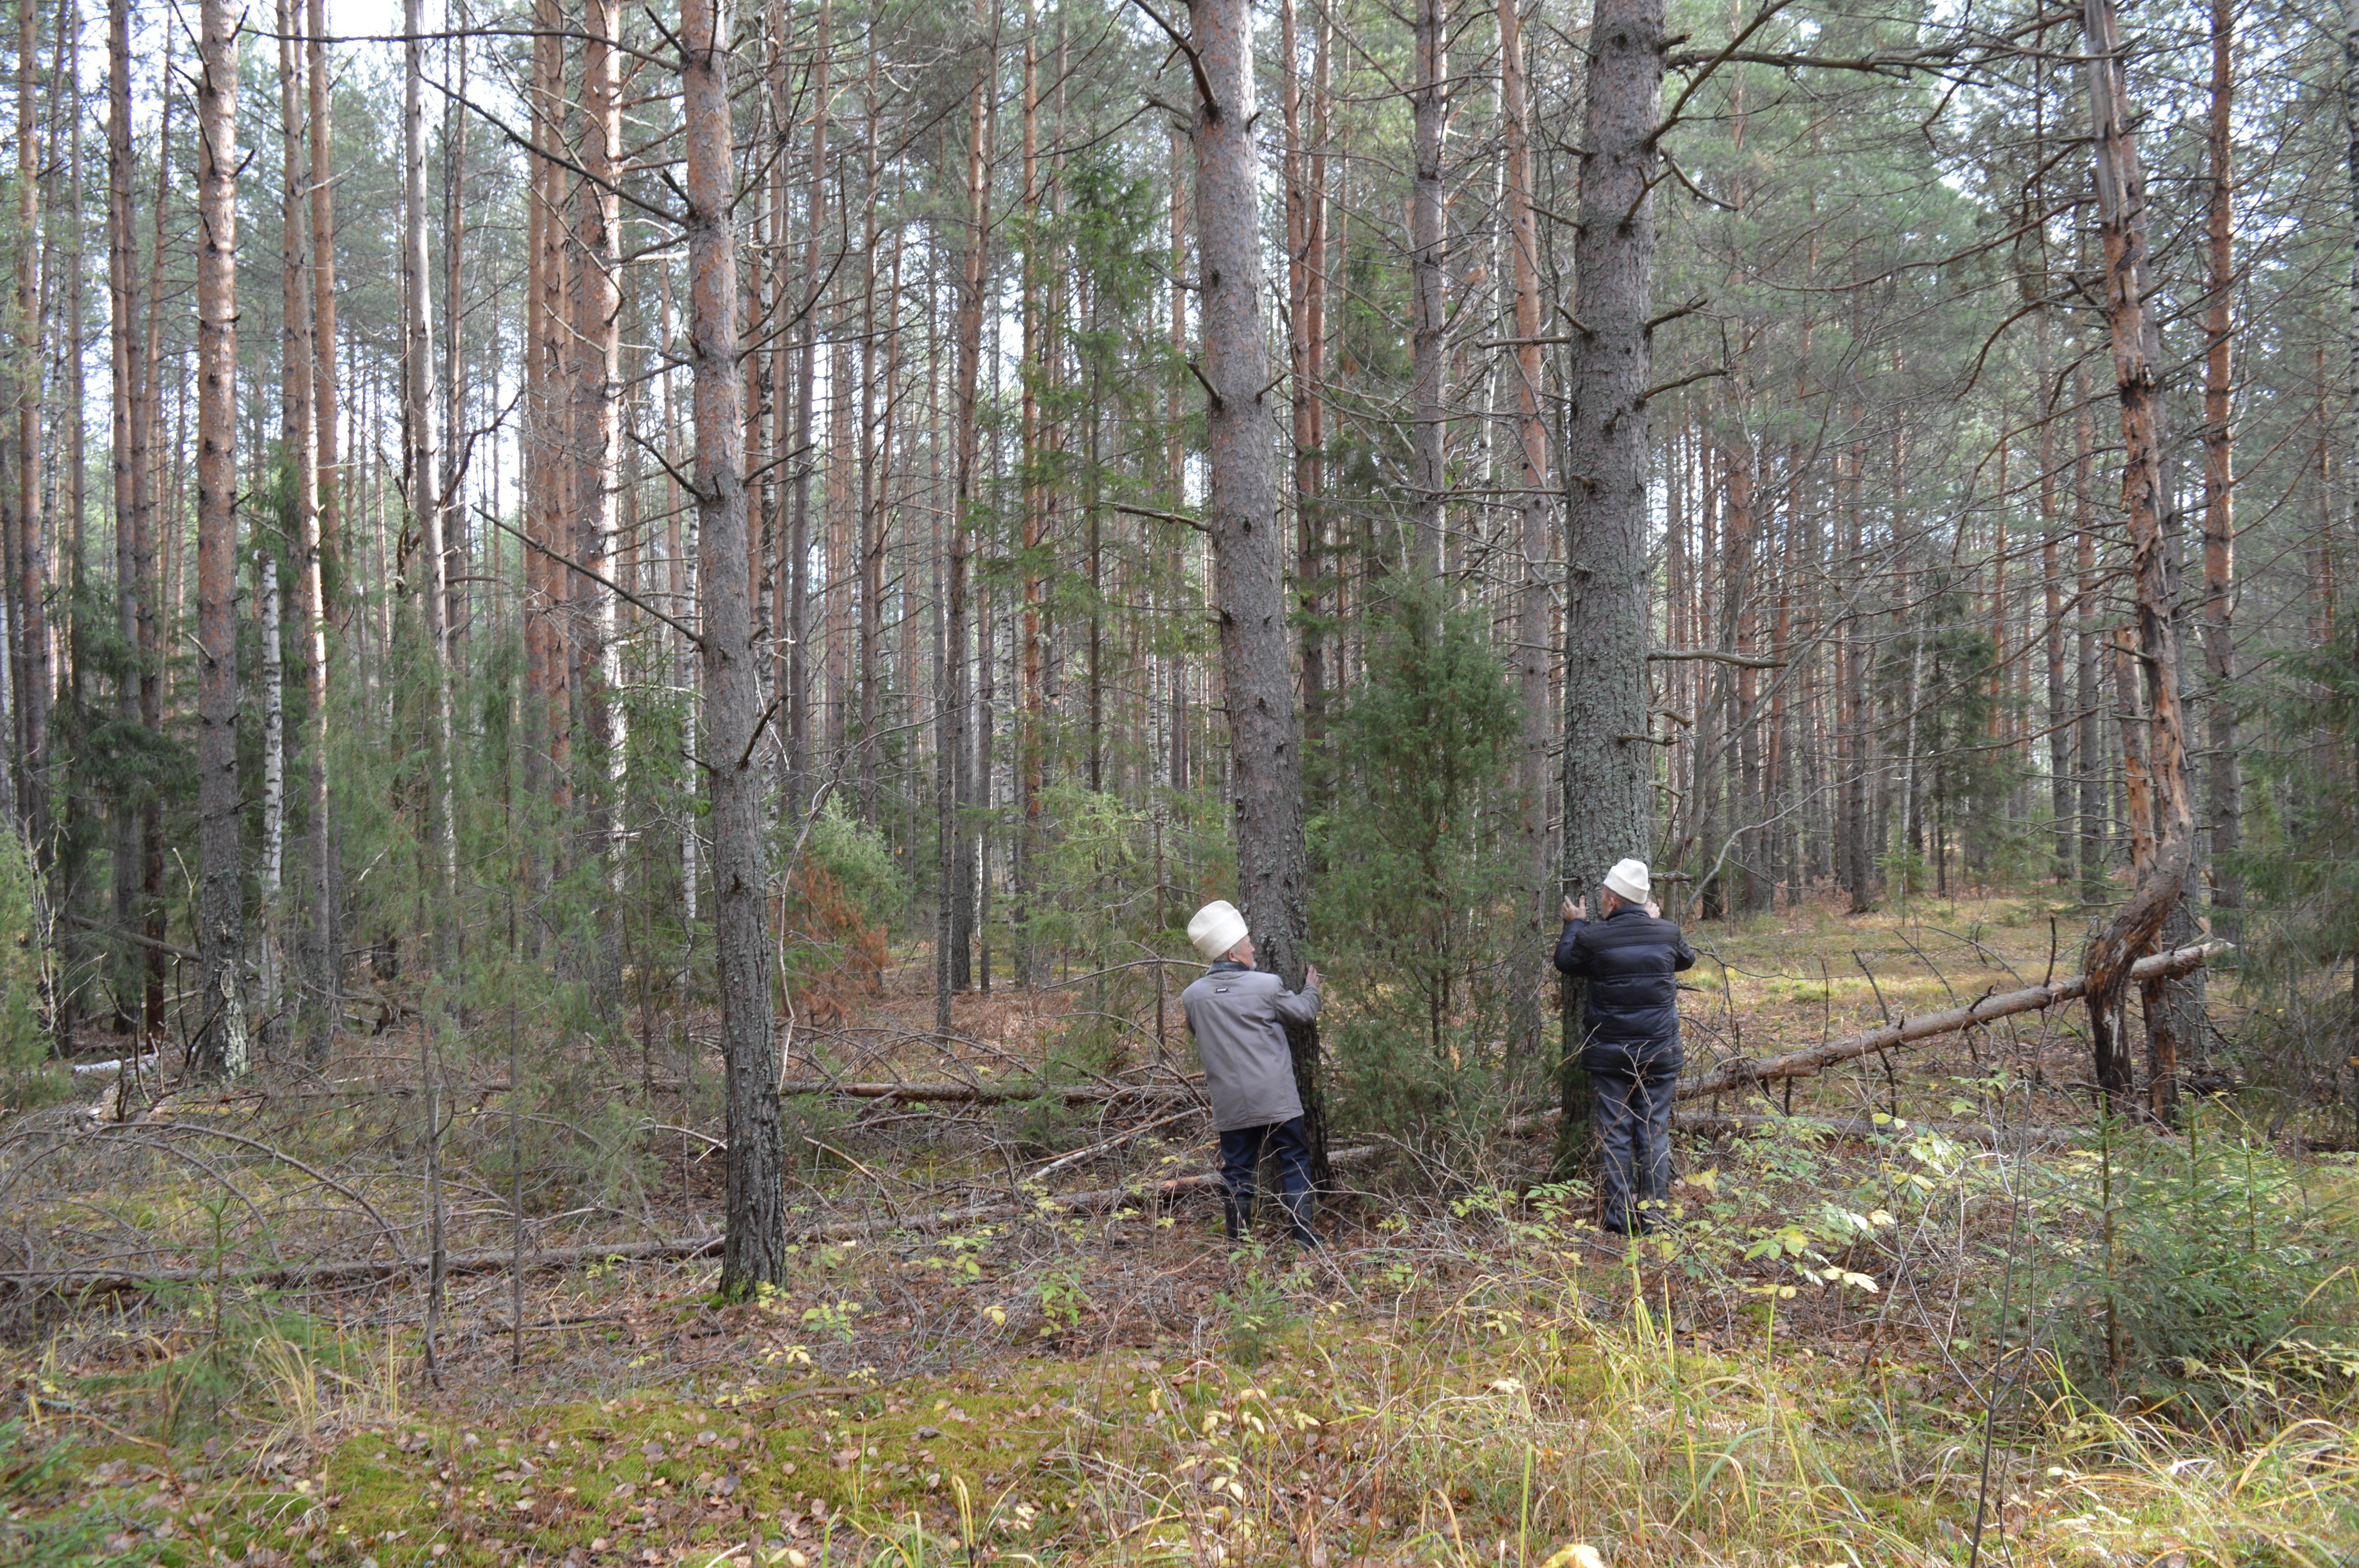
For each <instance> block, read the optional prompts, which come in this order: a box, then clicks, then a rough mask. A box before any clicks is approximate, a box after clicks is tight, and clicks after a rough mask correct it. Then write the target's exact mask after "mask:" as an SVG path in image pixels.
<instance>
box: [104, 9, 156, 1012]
mask: <svg viewBox="0 0 2359 1568" xmlns="http://www.w3.org/2000/svg"><path fill="white" fill-rule="evenodd" d="M106 21H107V30H106V45H107V47H106V55H107V63H106V102H107V109H106V114H107V135H106V284H107V325H108V333H107V347H108V361H109V365H110V369H111V371H112V391H113V396H112V398H111V401H110V406H109V419H108V427H109V430H110V433H111V436H112V439H111V440H110V442H109V443H108V449H109V450H110V451H111V452H112V453H113V454H114V463H113V472H114V484H113V486H112V492H113V495H114V605H115V633H116V635H117V636H118V637H119V638H120V639H121V640H122V643H123V646H124V647H125V649H126V650H133V651H136V650H137V648H138V647H139V599H140V589H141V588H142V586H143V584H144V580H145V579H144V577H143V575H142V573H141V571H140V569H139V550H138V536H137V532H136V530H137V528H138V526H139V522H140V519H139V517H138V515H137V508H136V504H135V502H134V499H133V497H134V494H135V492H136V489H137V484H138V481H137V479H136V477H135V476H136V474H137V472H138V464H139V462H140V461H141V460H143V459H144V458H145V456H146V453H145V450H144V442H143V441H142V439H141V435H140V412H139V388H140V386H141V385H142V384H143V383H144V382H145V380H146V371H145V368H144V366H145V362H144V361H143V359H142V349H143V347H144V345H143V344H142V343H141V342H140V341H139V259H138V249H137V244H136V239H137V230H136V225H135V224H134V223H133V222H132V194H131V182H132V178H133V175H134V173H135V171H136V167H137V163H136V155H135V153H134V151H133V147H132V142H131V0H109V4H108V5H107V19H106ZM122 669H123V676H122V679H121V682H120V686H119V689H118V691H117V693H116V696H115V713H116V718H117V720H118V721H119V722H120V723H121V724H122V726H123V727H124V729H125V730H136V729H137V728H138V727H139V722H140V719H139V676H140V672H139V665H138V661H137V660H136V658H131V659H126V660H125V662H124V664H123V665H122ZM139 794H140V791H139V790H138V789H136V788H135V787H132V786H127V785H126V786H125V788H124V789H123V790H122V792H121V793H120V795H119V797H118V799H117V801H116V805H115V812H114V835H113V845H112V849H113V857H112V858H113V860H114V924H115V925H116V926H117V927H118V928H120V929H121V930H124V931H134V930H136V929H138V925H139V867H140V862H141V857H142V855H143V853H144V850H143V849H142V846H141V843H140V831H139V828H140V802H139V799H138V795H139ZM140 968H141V966H140V965H139V964H138V962H137V960H136V959H127V960H126V961H125V963H124V964H122V965H121V966H120V967H119V968H118V971H117V974H118V979H117V982H116V998H115V1013H116V1017H117V1020H118V1028H119V1029H120V1028H127V1027H128V1026H129V1024H130V1022H131V1020H132V1018H133V1017H134V1014H135V1010H134V1008H133V1006H132V1003H131V1000H130V997H131V995H132V993H133V992H134V991H135V990H136V989H137V987H138V984H139V979H138V975H139V969H140Z"/></svg>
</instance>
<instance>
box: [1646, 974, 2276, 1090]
mask: <svg viewBox="0 0 2359 1568" xmlns="http://www.w3.org/2000/svg"><path fill="white" fill-rule="evenodd" d="M2230 946H2231V944H2229V943H2226V942H2217V941H2214V942H2199V943H2196V944H2195V945H2194V946H2188V947H2180V948H2177V949H2175V950H2174V951H2171V952H2169V953H2157V954H2155V955H2154V956H2153V957H2147V958H2140V959H2139V960H2138V961H2137V962H2136V964H2135V965H2133V966H2131V968H2130V979H2131V980H2132V981H2133V982H2143V981H2147V980H2158V979H2175V978H2177V977H2178V976H2180V975H2184V974H2187V973H2190V971H2192V970H2194V969H2197V968H2201V967H2202V966H2203V964H2204V963H2205V962H2207V961H2208V960H2210V959H2211V958H2212V957H2217V956H2218V955H2220V954H2222V953H2224V952H2226V951H2228V949H2229V947H2230ZM2087 989H2088V978H2087V977H2086V976H2084V975H2075V976H2073V977H2072V978H2071V979H2068V980H2058V981H2055V982H2054V983H2052V984H2049V985H2044V986H2026V987H2025V988H2024V989H2021V990H2016V991H2004V992H1995V993H1993V994H1991V995H1988V996H1984V997H1981V998H1979V999H1977V1000H1974V1001H1973V1002H1971V1003H1969V1004H1968V1005H1966V1006H1964V1007H1953V1008H1950V1009H1948V1010H1947V1011H1941V1012H1929V1013H1927V1014H1925V1016H1923V1017H1922V1018H1904V1019H1902V1020H1900V1021H1899V1022H1896V1023H1887V1024H1885V1025H1883V1026H1882V1027H1881V1028H1876V1029H1867V1030H1862V1031H1861V1032H1860V1033H1856V1034H1846V1035H1844V1036H1843V1038H1842V1039H1840V1040H1830V1041H1827V1042H1826V1043H1825V1044H1821V1045H1813V1046H1810V1047H1809V1048H1808V1049H1806V1050H1801V1051H1788V1052H1787V1053H1786V1054H1784V1055H1782V1056H1772V1057H1770V1058H1769V1059H1768V1060H1767V1061H1766V1062H1752V1061H1745V1060H1744V1059H1741V1058H1740V1059H1739V1060H1736V1061H1734V1062H1723V1063H1722V1064H1721V1065H1718V1066H1716V1067H1714V1068H1712V1070H1711V1071H1710V1072H1708V1073H1705V1074H1704V1075H1702V1076H1701V1077H1694V1078H1688V1079H1684V1080H1682V1081H1681V1082H1680V1087H1679V1090H1678V1097H1677V1098H1680V1099H1701V1098H1703V1097H1704V1096H1706V1095H1719V1094H1726V1093H1728V1092H1729V1091H1730V1090H1731V1089H1740V1088H1743V1087H1745V1086H1747V1085H1748V1084H1758V1083H1767V1082H1768V1081H1770V1080H1772V1079H1776V1078H1807V1077H1811V1076H1816V1075H1817V1074H1819V1073H1822V1072H1824V1071H1825V1070H1826V1069H1827V1068H1829V1067H1832V1066H1833V1065H1835V1064H1836V1063H1838V1062H1848V1061H1852V1060H1854V1058H1857V1057H1860V1056H1872V1055H1874V1054H1875V1053H1877V1052H1878V1051H1889V1050H1891V1049H1893V1048H1894V1047H1895V1046H1899V1045H1913V1044H1916V1043H1917V1042H1918V1041H1919V1040H1930V1039H1931V1038H1933V1037H1934V1036H1935V1035H1938V1034H1954V1033H1957V1032H1958V1031H1960V1030H1962V1029H1971V1028H1973V1026H1974V1025H1976V1024H1978V1023H1988V1022H1991V1021H1992V1020H1994V1019H1999V1018H2008V1017H2012V1016H2013V1015H2015V1014H2016V1013H2019V1012H2037V1011H2039V1010H2040V1009H2042V1008H2049V1007H2054V1006H2055V1005H2056V1004H2057V1003H2059V1002H2065V1001H2077V1000H2080V998H2081V997H2082V994H2083V993H2084V992H2085V991H2086V990H2087Z"/></svg>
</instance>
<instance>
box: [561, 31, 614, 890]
mask: <svg viewBox="0 0 2359 1568" xmlns="http://www.w3.org/2000/svg"><path fill="white" fill-rule="evenodd" d="M619 18H620V7H619V6H618V5H616V4H615V3H614V0H588V5H587V9H586V11H585V13H584V16H583V20H582V31H583V33H584V35H585V36H584V38H583V41H582V148H581V159H582V176H583V178H582V180H581V182H580V184H579V185H578V186H577V187H576V193H575V197H574V201H575V214H574V242H575V244H576V247H577V250H576V254H575V262H576V268H577V270H576V273H575V279H574V281H575V293H574V312H575V314H574V321H573V332H574V341H575V343H576V345H577V346H576V349H575V354H576V358H575V361H574V373H573V389H572V390H573V398H574V426H573V438H574V440H575V441H576V442H577V443H578V446H577V449H576V451H575V453H574V458H575V461H576V463H577V464H578V468H577V470H576V475H575V481H574V483H575V492H574V498H573V499H574V535H573V551H572V554H573V558H574V559H576V560H578V561H581V562H582V564H583V565H585V566H587V567H589V568H591V569H592V571H595V572H597V573H599V574H600V575H602V576H603V577H606V578H609V579H611V578H613V577H614V555H615V543H616V531H615V505H616V501H617V489H616V482H615V476H616V472H617V470H618V468H619V461H618V460H619V458H620V456H621V451H620V442H619V439H618V437H617V430H616V419H615V413H616V406H617V402H618V392H619V385H620V383H621V379H622V303H623V297H622V288H621V283H620V272H621V266H622V261H621V251H620V239H619V236H618V235H617V233H616V232H615V231H616V228H617V226H618V222H619V220H620V217H621V211H620V199H619V198H618V197H617V196H616V194H615V184H616V182H617V181H619V180H620V179H621V178H622V161H623V111H622V82H621V72H620V66H619V60H620V56H621V51H620V50H619V49H617V48H616V47H615V38H614V33H615V28H616V27H617V25H618V22H619ZM572 590H573V591H572V599H573V602H574V604H575V607H576V613H575V616H574V622H573V624H574V633H575V639H576V640H575V642H574V645H573V657H574V671H575V682H574V686H575V690H576V691H577V693H578V694H579V696H578V697H577V698H576V702H577V708H576V711H577V714H578V715H579V717H580V719H581V722H582V730H583V732H584V735H583V738H584V740H585V741H586V743H587V747H588V750H589V752H590V756H589V757H588V758H586V759H584V760H585V761H586V762H589V763H590V765H591V766H592V767H593V768H595V769H597V770H598V771H599V773H600V775H601V776H600V777H599V778H598V779H597V780H596V782H595V784H594V787H590V786H591V785H592V781H591V780H590V779H589V778H588V777H587V776H584V777H582V778H581V779H580V780H579V781H578V782H579V783H580V784H582V785H583V786H585V791H584V793H585V794H586V795H588V797H589V801H588V804H589V806H590V811H591V816H592V821H591V825H590V826H591V831H592V837H593V839H594V840H595V842H596V843H597V845H598V847H599V851H600V853H601V854H602V855H603V856H612V855H613V854H614V851H615V850H616V849H617V848H618V847H619V840H618V839H617V838H616V837H615V835H616V834H617V832H618V831H619V828H620V824H621V822H622V803H621V801H620V799H619V798H618V796H619V784H620V778H621V775H620V773H619V771H618V770H619V769H620V767H621V765H622V760H623V752H624V740H625V738H624V737H623V736H622V735H621V734H620V733H619V732H618V731H617V730H616V728H615V716H614V701H613V693H614V688H615V687H618V686H619V685H620V684H621V680H622V666H621V662H620V661H621V658H622V649H621V646H620V644H619V643H617V642H616V640H615V632H616V627H615V614H616V605H617V602H618V601H617V600H616V599H615V597H614V591H613V590H612V589H608V588H606V587H605V586H604V585H603V584H601V583H599V582H597V581H596V580H594V579H592V578H590V577H588V576H587V575H585V574H582V573H578V572H577V573H575V574H573V584H572ZM609 870H610V871H611V870H612V868H611V866H610V868H609Z"/></svg>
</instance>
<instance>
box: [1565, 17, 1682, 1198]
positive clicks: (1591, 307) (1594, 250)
mask: <svg viewBox="0 0 2359 1568" xmlns="http://www.w3.org/2000/svg"><path fill="white" fill-rule="evenodd" d="M1590 38H1591V47H1592V49H1593V50H1594V55H1593V59H1592V62H1591V64H1590V67H1589V73H1588V77H1587V81H1586V86H1585V90H1584V91H1585V97H1586V100H1587V102H1586V105H1585V116H1584V119H1585V124H1584V129H1583V132H1582V148H1583V151H1582V171H1581V227H1580V229H1579V230H1578V231H1577V233H1576V238H1575V240H1574V242H1573V268H1574V272H1575V275H1576V276H1579V278H1580V279H1581V309H1580V316H1581V320H1582V329H1581V330H1575V331H1574V332H1573V334H1572V337H1573V342H1572V345H1571V349H1572V354H1571V372H1570V376H1571V384H1570V386H1569V387H1568V388H1567V391H1568V393H1569V394H1570V398H1569V404H1568V408H1567V416H1566V435H1565V452H1564V466H1565V566H1566V577H1565V617H1564V626H1565V645H1564V689H1565V712H1564V849H1563V861H1562V870H1563V878H1564V881H1563V887H1564V889H1565V890H1566V891H1567V892H1575V893H1579V894H1582V895H1584V896H1586V895H1593V894H1594V893H1595V892H1596V890H1597V889H1598V887H1599V886H1600V885H1601V883H1602V882H1603V878H1604V875H1605V872H1606V871H1607V870H1608V869H1609V868H1610V867H1612V866H1613V864H1614V861H1616V860H1620V859H1621V858H1622V857H1624V856H1625V855H1636V856H1647V855H1649V854H1650V853H1651V846H1652V843H1653V838H1654V810H1653V801H1652V799H1651V798H1650V796H1649V795H1648V784H1649V782H1650V780H1649V774H1650V771H1651V762H1652V751H1653V749H1652V748H1651V747H1649V746H1647V745H1645V744H1643V743H1641V742H1640V741H1638V740H1636V739H1634V738H1635V737H1639V736H1643V735H1645V734H1646V733H1647V460H1648V457H1649V449H1648V443H1647V378H1648V376H1649V374H1650V373H1651V362H1652V353H1651V349H1650V344H1649V337H1650V333H1649V330H1648V328H1647V311H1648V302H1649V301H1650V299H1651V298H1652V297H1653V290H1654V267H1655V212H1654V197H1653V195H1652V194H1651V191H1652V187H1653V184H1654V179H1655V171H1656V169H1657V168H1658V166H1659V164H1660V162H1661V156H1662V155H1661V153H1660V151H1659V149H1658V145H1657V138H1658V135H1659V131H1658V125H1657V123H1656V121H1657V116H1658V114H1659V112H1660V109H1661V104H1662V92H1663V57H1664V50H1665V44H1664V41H1663V5H1662V0H1599V4H1598V6H1597V12H1596V17H1595V20H1594V21H1593V24H1592V26H1591V29H1590ZM1708 848H1709V847H1708ZM1580 989H1581V988H1580V987H1579V986H1578V985H1572V984H1568V985H1567V986H1565V988H1564V1001H1563V1007H1564V1013H1563V1022H1564V1039H1563V1056H1562V1062H1561V1068H1560V1076H1561V1091H1562V1094H1563V1097H1564V1111H1565V1119H1564V1124H1563V1127H1562V1129H1561V1130H1560V1143H1559V1162H1560V1165H1562V1164H1564V1163H1566V1162H1570V1161H1573V1160H1578V1159H1580V1158H1582V1157H1584V1156H1585V1152H1586V1149H1585V1145H1586V1142H1587V1137H1588V1133H1587V1124H1588V1114H1587V1095H1588V1086H1587V1082H1586V1075H1585V1074H1583V1073H1582V1071H1581V1067H1580V1054H1581V1047H1582V1033H1581V1031H1582V1018H1581V1011H1582V1004H1583V1001H1584V999H1583V998H1582V997H1581V996H1579V995H1578V994H1577V993H1578V992H1579V990H1580Z"/></svg>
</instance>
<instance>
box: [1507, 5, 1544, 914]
mask: <svg viewBox="0 0 2359 1568" xmlns="http://www.w3.org/2000/svg"><path fill="white" fill-rule="evenodd" d="M1499 59H1500V65H1499V104H1500V117H1501V118H1502V119H1503V120H1504V121H1505V122H1506V140H1507V168H1506V176H1507V178H1506V198H1507V247H1508V249H1509V250H1510V251H1511V252H1512V253H1513V254H1512V256H1511V257H1510V259H1509V267H1510V271H1511V275H1512V276H1513V277H1514V280H1515V291H1516V292H1515V316H1514V321H1515V329H1516V332H1515V335H1516V344H1515V353H1514V356H1513V363H1514V366H1515V368H1514V369H1513V370H1512V371H1511V372H1510V373H1509V375H1510V377H1511V379H1512V380H1513V381H1514V383H1515V389H1516V438H1517V449H1516V456H1517V467H1516V470H1515V472H1516V483H1517V487H1518V488H1519V489H1520V490H1521V491H1522V493H1521V494H1520V495H1518V496H1517V497H1516V510H1517V513H1519V514H1520V515H1521V521H1522V537H1521V540H1520V546H1521V552H1522V557H1523V559H1522V560H1521V561H1520V562H1519V563H1518V567H1517V571H1518V579H1517V589H1516V656H1515V661H1514V663H1515V669H1516V689H1517V694H1518V695H1519V696H1521V697H1522V698H1523V701H1524V732H1523V750H1522V752H1521V753H1520V755H1519V756H1518V758H1517V771H1516V783H1517V788H1518V790H1519V791H1520V793H1521V794H1522V796H1523V807H1522V815H1521V817H1520V821H1519V827H1520V830H1521V833H1522V837H1523V845H1522V849H1523V861H1524V866H1525V877H1526V881H1527V888H1526V891H1525V902H1526V905H1527V908H1526V914H1527V916H1528V917H1529V919H1530V921H1531V923H1532V927H1533V929H1534V930H1535V931H1538V930H1540V929H1543V928H1545V926H1546V925H1547V924H1548V918H1549V914H1551V913H1552V912H1551V910H1550V909H1549V905H1550V904H1551V903H1553V902H1554V900H1553V899H1552V897H1551V896H1550V895H1551V894H1552V893H1554V892H1555V887H1554V885H1553V884H1554V880H1555V879H1554V878H1552V877H1551V876H1550V875H1549V868H1550V866H1551V865H1553V864H1554V856H1553V855H1552V854H1551V853H1550V849H1551V846H1550V844H1549V798H1548V754H1549V730H1550V729H1551V728H1552V726H1551V724H1550V720H1551V719H1553V718H1554V717H1555V716H1554V715H1553V714H1551V713H1550V712H1549V646H1548V615H1549V582H1548V558H1549V496H1548V488H1549V451H1548V422H1547V420H1546V419H1545V418H1544V417H1543V416H1542V415H1541V413H1540V379H1541V359H1540V344H1539V341H1538V340H1539V336H1540V311H1541V304H1540V273H1539V228H1538V222H1536V220H1535V217H1534V214H1533V211H1532V139H1531V111H1530V106H1529V94H1528V92H1527V84H1526V78H1525V70H1524V35H1523V17H1522V14H1521V11H1520V8H1519V0H1499Z"/></svg>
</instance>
